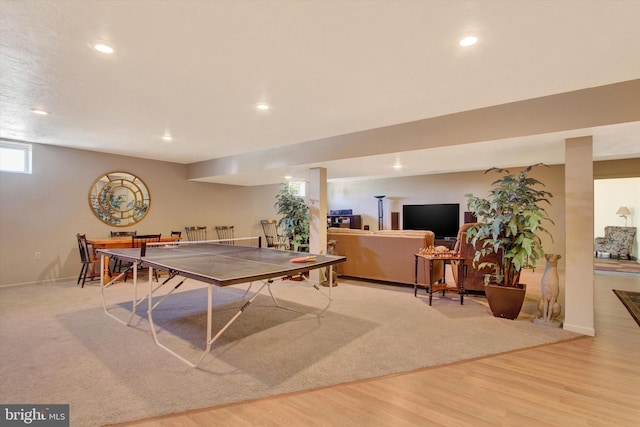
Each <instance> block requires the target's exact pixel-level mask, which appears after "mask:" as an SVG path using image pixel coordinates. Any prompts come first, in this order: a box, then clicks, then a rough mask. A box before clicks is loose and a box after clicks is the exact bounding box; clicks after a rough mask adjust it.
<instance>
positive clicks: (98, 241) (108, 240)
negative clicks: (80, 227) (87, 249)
mask: <svg viewBox="0 0 640 427" xmlns="http://www.w3.org/2000/svg"><path fill="white" fill-rule="evenodd" d="M131 237H132V236H117V237H95V238H94V237H87V243H88V244H89V245H91V246H93V250H94V252H95V250H96V249H121V248H130V247H131V246H132V243H133V240H132V238H131ZM178 240H180V237H178V236H161V237H160V241H161V242H176V241H178ZM94 256H95V253H94ZM109 262H110V259H109V257H105V260H104V283H109V282H110V281H111V279H112V277H111V271H110V269H109Z"/></svg>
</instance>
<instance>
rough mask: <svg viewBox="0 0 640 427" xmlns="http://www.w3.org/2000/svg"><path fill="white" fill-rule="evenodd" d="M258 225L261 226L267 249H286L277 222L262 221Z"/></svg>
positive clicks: (270, 220)
mask: <svg viewBox="0 0 640 427" xmlns="http://www.w3.org/2000/svg"><path fill="white" fill-rule="evenodd" d="M260 224H261V225H262V231H263V232H264V237H265V239H266V241H267V247H268V248H276V249H286V247H287V242H286V241H285V238H284V236H283V235H282V233H280V229H279V228H278V221H276V220H275V219H263V220H261V221H260Z"/></svg>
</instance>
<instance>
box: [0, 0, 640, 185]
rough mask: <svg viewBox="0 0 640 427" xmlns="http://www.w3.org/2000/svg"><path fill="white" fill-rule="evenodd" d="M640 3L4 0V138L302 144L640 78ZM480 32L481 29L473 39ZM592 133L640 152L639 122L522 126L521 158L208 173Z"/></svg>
mask: <svg viewBox="0 0 640 427" xmlns="http://www.w3.org/2000/svg"><path fill="white" fill-rule="evenodd" d="M638 17H640V1H633V0H631V1H618V0H605V1H594V0H584V1H569V0H567V1H562V0H556V1H537V0H536V1H511V2H508V1H489V0H486V1H455V0H446V1H435V0H434V1H426V0H425V1H365V0H358V1H328V0H327V1H305V2H302V1H234V2H232V1H204V0H181V1H178V0H164V1H160V0H138V1H106V0H84V1H63V0H56V1H39V0H38V1H29V0H21V1H18V0H15V1H14V0H0V19H1V21H0V60H1V62H0V67H1V68H0V71H1V73H0V137H1V138H6V139H11V140H18V141H29V142H37V143H44V144H54V145H61V146H66V147H73V148H80V149H87V150H94V151H99V152H108V153H115V154H121V155H128V156H136V157H142V158H148V159H156V160H164V161H170V162H177V163H185V164H190V163H194V162H199V161H203V160H209V159H216V158H221V157H226V156H231V155H239V154H242V153H247V152H251V151H255V150H264V149H270V148H274V147H280V146H285V145H291V144H300V143H304V142H307V141H312V140H317V139H321V138H327V137H331V136H336V135H342V134H347V133H352V132H357V131H362V130H367V129H373V128H379V127H383V126H388V125H394V124H399V123H406V122H411V121H415V120H420V119H425V118H430V117H437V116H442V115H445V114H451V113H455V112H460V111H467V110H472V109H476V108H482V107H486V106H493V105H499V104H504V103H507V102H514V101H520V100H526V99H531V98H536V97H541V96H546V95H552V94H558V93H564V92H567V91H574V90H579V89H584V88H590V87H596V86H602V85H607V84H611V83H616V82H622V81H628V80H635V79H638V78H640V25H638ZM467 34H475V35H477V36H478V37H479V42H478V43H477V45H475V46H473V47H470V48H462V47H460V46H458V44H457V43H458V40H459V39H460V38H461V37H462V36H464V35H467ZM97 39H100V40H105V41H108V42H110V43H112V44H113V45H115V48H116V51H115V53H114V54H113V55H110V56H108V55H104V54H100V53H98V52H97V51H95V50H93V49H92V48H91V45H92V42H93V41H94V40H97ZM262 101H264V102H267V103H269V104H270V105H271V109H270V110H269V111H267V112H261V111H258V110H256V109H255V105H256V104H257V103H258V102H262ZM32 108H41V109H44V110H47V111H49V112H50V114H49V115H48V116H37V115H34V114H33V113H32V112H31V111H30V110H31V109H32ZM165 132H169V133H170V134H171V135H172V136H173V138H174V139H173V141H171V142H165V141H163V140H162V139H161V137H162V136H163V135H164V134H165ZM585 132H588V133H589V134H593V135H594V155H595V157H596V159H609V158H611V159H612V158H629V157H640V142H638V137H639V136H640V122H634V123H630V124H624V125H616V126H606V127H601V128H594V129H586V130H585V129H581V130H572V131H570V132H563V133H554V134H546V135H536V136H531V137H528V138H520V139H519V145H518V147H519V149H518V152H517V154H515V153H514V156H517V157H514V158H510V157H507V158H506V159H505V160H504V162H505V164H504V165H497V164H495V158H493V156H492V155H490V154H488V153H491V152H492V151H491V150H500V151H504V150H503V149H501V148H500V147H504V144H503V142H504V141H489V142H479V143H475V144H469V145H467V146H464V147H462V146H458V147H449V148H432V149H429V150H416V151H410V152H406V151H405V152H403V153H396V152H394V150H393V146H390V147H389V149H388V154H384V155H376V156H369V157H367V161H362V159H349V160H347V159H344V160H335V161H331V162H324V163H322V164H300V165H298V166H297V167H292V168H288V169H286V170H285V169H277V168H276V169H270V170H269V171H264V170H255V171H252V172H245V173H242V174H234V175H225V176H214V177H210V178H207V179H205V180H207V181H211V182H221V183H229V184H240V185H257V184H267V183H274V182H281V181H282V180H283V178H282V177H283V175H284V174H285V173H287V174H294V175H295V176H300V177H302V178H304V175H305V172H306V171H307V170H308V168H309V167H312V166H323V167H327V173H328V176H329V178H331V179H350V178H351V179H352V178H362V177H381V176H396V175H407V174H421V173H443V172H447V171H461V170H471V169H474V170H477V169H481V168H485V167H489V166H508V164H518V165H522V164H529V163H533V162H538V161H544V162H545V163H550V164H554V163H563V161H564V158H563V156H564V148H563V141H564V138H566V137H570V136H582V135H584V134H585ZM474 150H478V151H474ZM461 151H463V152H464V153H465V154H467V155H466V156H464V157H466V158H468V159H472V162H470V163H469V164H464V163H461V161H460V157H461V156H459V155H458V156H456V154H457V153H459V152H461ZM476 152H477V153H478V154H477V155H474V156H471V155H469V154H470V153H476ZM502 154H504V153H502ZM362 155H363V156H366V155H367V151H366V147H363V149H362ZM426 157H428V158H429V159H430V161H424V159H425V158H426ZM434 159H435V160H436V161H435V162H434ZM451 159H455V161H452V160H451ZM485 160H486V161H485ZM396 162H399V163H401V164H402V165H403V168H402V170H400V171H397V170H394V169H393V168H392V167H391V166H392V165H393V164H395V163H396ZM434 165H436V166H434ZM447 165H448V166H447Z"/></svg>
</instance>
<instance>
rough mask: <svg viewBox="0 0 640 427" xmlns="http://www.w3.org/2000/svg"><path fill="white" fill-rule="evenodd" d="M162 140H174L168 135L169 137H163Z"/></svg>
mask: <svg viewBox="0 0 640 427" xmlns="http://www.w3.org/2000/svg"><path fill="white" fill-rule="evenodd" d="M162 139H163V140H164V141H173V138H172V137H171V135H168V134H167V135H164V136H163V137H162Z"/></svg>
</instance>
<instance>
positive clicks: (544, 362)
mask: <svg viewBox="0 0 640 427" xmlns="http://www.w3.org/2000/svg"><path fill="white" fill-rule="evenodd" d="M595 282H596V284H595V298H594V299H595V312H596V315H595V325H596V337H581V338H577V339H574V340H571V341H565V342H561V343H556V344H549V345H544V346H540V347H536V348H531V349H525V350H518V351H513V352H509V353H505V354H501V355H496V356H490V357H484V358H480V359H475V360H470V361H464V362H458V363H454V364H450V365H445V366H437V367H432V368H427V369H421V370H417V371H413V372H409V373H403V374H399V375H394V376H389V377H384V378H377V379H371V380H363V381H358V382H354V383H348V384H341V385H337V386H332V387H326V388H321V389H316V390H310V391H304V392H298V393H292V394H288V395H282V396H274V397H269V398H264V399H259V400H254V401H250V402H242V403H237V404H230V405H224V406H219V407H213V408H208V409H203V410H198V411H190V412H187V413H183V414H175V415H167V416H163V417H158V418H153V419H149V420H142V421H137V422H129V423H124V424H118V425H119V426H136V427H177V426H180V427H204V426H207V427H208V426H216V427H221V426H233V427H244V426H247V427H248V426H350V427H358V426H363V427H364V426H366V427H371V426H389V427H398V426H518V427H522V426H562V427H570V426H634V427H635V426H638V425H640V405H639V404H638V402H640V327H638V325H637V324H636V323H635V321H634V320H633V319H632V317H631V316H630V315H629V313H628V312H627V310H626V309H625V308H624V306H622V304H621V303H620V302H619V300H618V298H617V297H616V296H615V295H614V294H613V292H611V289H628V290H640V279H630V278H628V277H625V276H619V275H612V274H596V280H595ZM177 398H179V397H177Z"/></svg>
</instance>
